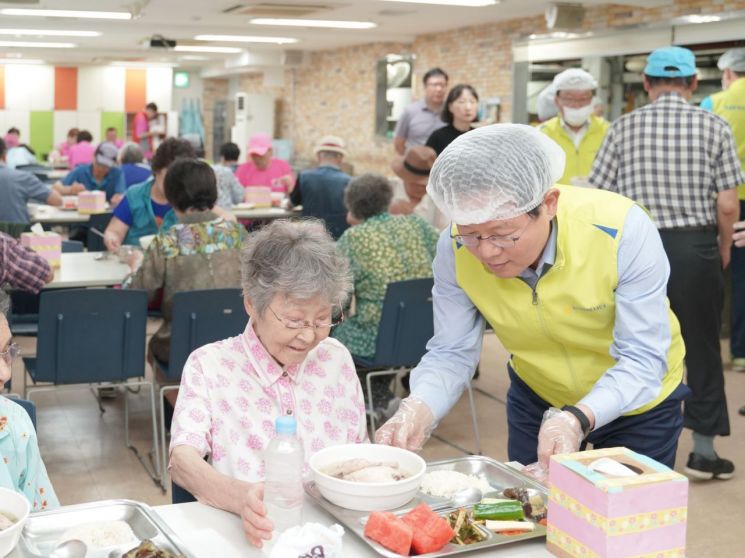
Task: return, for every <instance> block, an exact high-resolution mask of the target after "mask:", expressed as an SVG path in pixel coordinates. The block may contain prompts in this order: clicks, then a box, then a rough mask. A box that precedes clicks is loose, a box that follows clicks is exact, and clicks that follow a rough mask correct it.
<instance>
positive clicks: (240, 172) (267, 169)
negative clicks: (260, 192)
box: [235, 134, 295, 194]
mask: <svg viewBox="0 0 745 558" xmlns="http://www.w3.org/2000/svg"><path fill="white" fill-rule="evenodd" d="M272 154H273V150H272V138H271V137H269V136H268V135H267V134H256V135H254V136H251V140H250V141H249V142H248V157H249V160H248V161H246V162H245V163H243V164H242V165H240V166H239V167H238V168H237V169H235V176H236V178H238V182H240V183H241V184H243V186H245V187H247V188H249V187H251V186H269V187H270V188H271V189H272V192H280V193H282V194H287V193H289V192H290V191H292V188H293V187H294V186H295V177H294V175H293V174H292V168H291V167H290V165H289V163H288V162H287V161H284V160H282V159H275V158H274V157H272Z"/></svg>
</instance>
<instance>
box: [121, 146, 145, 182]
mask: <svg viewBox="0 0 745 558" xmlns="http://www.w3.org/2000/svg"><path fill="white" fill-rule="evenodd" d="M118 159H119V166H120V168H121V169H122V174H123V175H124V185H125V186H126V187H127V188H129V187H130V186H134V185H135V184H139V183H140V182H145V181H146V180H147V179H148V178H150V176H151V175H152V174H153V171H152V169H151V168H150V166H149V165H148V164H146V163H144V162H143V161H144V160H145V157H144V155H143V153H142V149H141V148H140V146H139V145H137V144H136V143H134V142H129V143H125V144H124V147H122V148H121V149H120V150H119V157H118Z"/></svg>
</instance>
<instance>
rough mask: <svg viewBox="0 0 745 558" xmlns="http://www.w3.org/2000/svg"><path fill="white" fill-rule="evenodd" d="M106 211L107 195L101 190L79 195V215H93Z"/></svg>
mask: <svg viewBox="0 0 745 558" xmlns="http://www.w3.org/2000/svg"><path fill="white" fill-rule="evenodd" d="M104 211H106V194H105V193H104V192H102V191H101V190H93V191H91V192H80V193H79V194H78V213H83V214H92V213H103V212H104Z"/></svg>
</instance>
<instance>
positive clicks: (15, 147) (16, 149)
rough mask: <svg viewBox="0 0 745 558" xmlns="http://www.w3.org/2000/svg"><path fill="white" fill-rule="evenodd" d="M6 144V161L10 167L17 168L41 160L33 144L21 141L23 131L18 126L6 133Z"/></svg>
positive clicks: (35, 163) (36, 163)
mask: <svg viewBox="0 0 745 558" xmlns="http://www.w3.org/2000/svg"><path fill="white" fill-rule="evenodd" d="M5 146H6V147H7V149H8V154H7V156H6V161H5V163H6V165H7V166H8V168H10V169H15V168H17V167H23V166H27V165H38V164H39V161H37V160H36V153H35V152H34V150H33V149H32V148H31V146H29V145H27V144H25V143H21V131H20V130H19V129H18V128H11V129H10V130H8V133H7V134H5Z"/></svg>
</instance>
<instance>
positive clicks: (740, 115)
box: [700, 47, 745, 414]
mask: <svg viewBox="0 0 745 558" xmlns="http://www.w3.org/2000/svg"><path fill="white" fill-rule="evenodd" d="M717 67H718V68H719V69H720V70H722V89H723V91H721V92H720V93H715V94H714V95H711V96H709V97H707V98H705V99H704V100H703V101H702V102H701V105H700V106H701V108H705V109H707V110H710V111H712V112H713V113H714V114H716V115H717V116H720V117H722V118H724V119H725V120H726V121H727V123H728V124H729V125H730V128H732V134H733V135H734V137H735V143H736V144H737V155H738V157H739V158H740V165H741V167H742V169H743V170H744V171H745V48H743V47H740V48H732V49H730V50H728V51H727V52H725V53H724V54H723V55H722V56H721V57H720V58H719V61H718V62H717ZM737 197H738V198H739V200H740V218H741V219H742V218H743V217H745V184H740V185H739V186H738V187H737ZM736 226H737V228H745V221H741V222H739V223H737V224H736ZM730 352H731V354H732V369H733V370H736V371H738V372H745V250H743V249H742V248H738V247H737V246H735V247H733V248H732V329H731V334H730ZM740 414H745V407H743V408H741V409H740Z"/></svg>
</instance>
